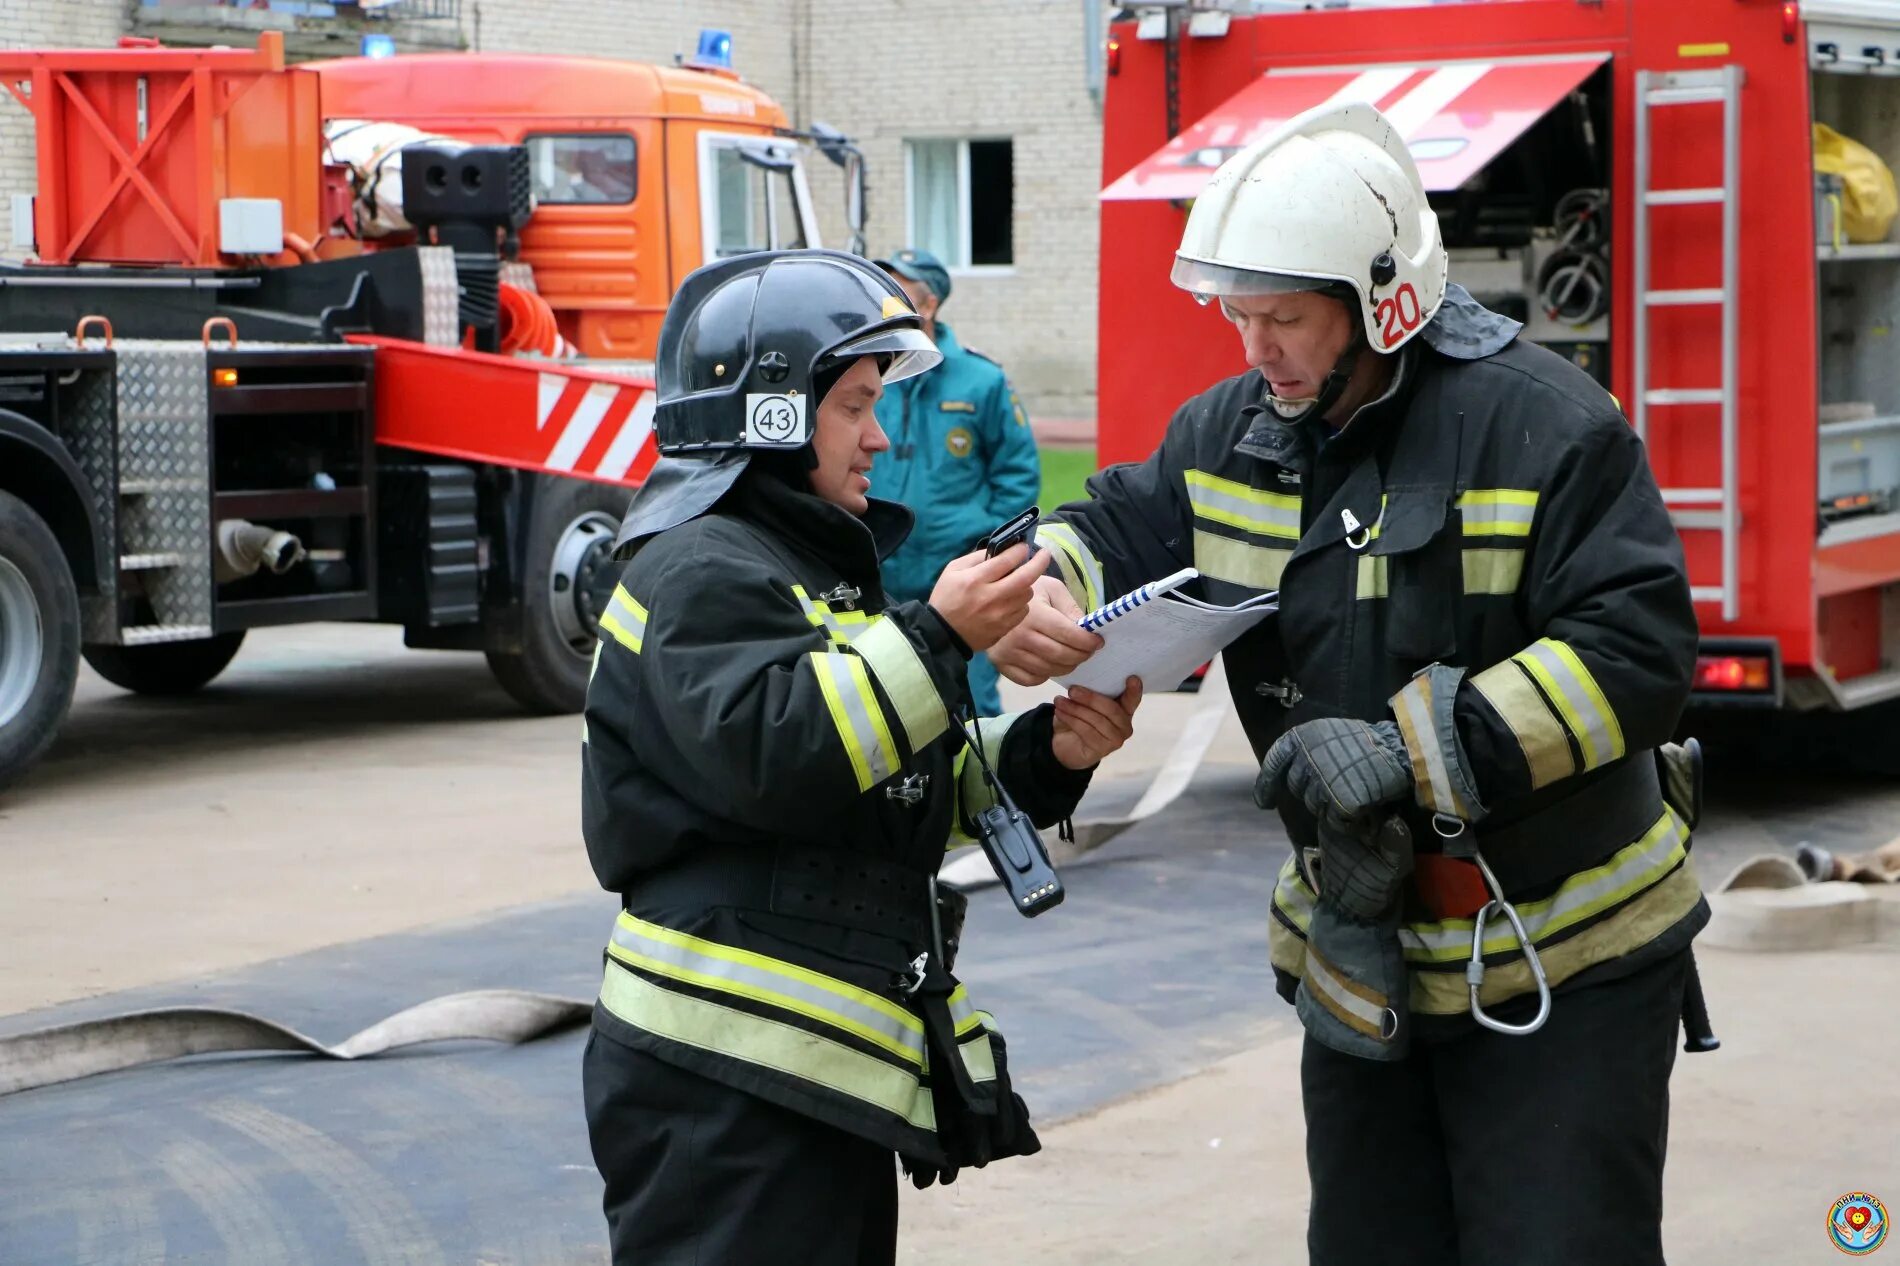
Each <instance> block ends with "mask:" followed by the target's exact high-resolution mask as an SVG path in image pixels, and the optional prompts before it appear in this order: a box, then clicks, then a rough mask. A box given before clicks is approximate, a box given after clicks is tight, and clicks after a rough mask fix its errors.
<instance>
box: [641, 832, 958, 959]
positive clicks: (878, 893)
mask: <svg viewBox="0 0 1900 1266" xmlns="http://www.w3.org/2000/svg"><path fill="white" fill-rule="evenodd" d="M930 880H931V876H929V875H928V874H926V873H925V872H923V871H921V870H914V869H912V868H911V867H908V866H897V865H893V864H892V863H890V862H886V861H880V860H878V859H876V858H872V857H866V856H864V855H862V854H858V853H851V852H847V851H846V850H844V849H837V848H815V847H812V846H810V845H799V844H780V845H776V846H775V845H771V844H754V845H744V844H723V845H713V846H710V847H703V848H699V849H696V850H695V851H694V852H693V853H691V854H689V855H688V856H685V857H682V858H680V859H679V860H678V861H675V862H672V863H670V864H668V865H667V866H666V868H665V869H663V870H659V871H655V872H654V873H653V874H651V875H643V876H641V878H640V880H639V882H638V883H637V884H635V885H634V886H633V887H632V888H630V889H628V890H627V891H626V892H625V893H622V894H621V900H622V902H623V904H625V905H626V906H627V907H628V908H629V909H631V908H633V906H634V904H635V903H636V902H639V903H641V904H645V905H653V906H659V905H677V906H726V907H730V908H732V909H736V910H754V911H759V912H762V913H768V914H777V915H783V916H786V917H788V918H796V919H810V920H812V921H813V922H816V923H825V924H830V925H832V926H835V927H846V928H852V929H855V930H857V931H860V932H870V933H873V934H875V935H878V936H886V937H889V938H891V939H892V940H894V941H900V942H902V943H903V944H904V946H905V947H906V948H907V949H908V950H910V951H913V952H915V951H917V950H926V949H928V950H933V951H935V953H934V954H933V957H936V958H937V961H939V962H941V963H942V964H943V966H944V968H945V970H949V968H950V967H951V965H952V964H953V963H954V962H955V960H956V953H957V941H958V938H959V937H960V936H961V935H962V932H963V912H964V910H965V909H966V908H967V906H968V905H969V901H968V899H967V898H965V897H964V896H963V894H961V893H959V892H957V891H955V890H954V889H951V888H938V889H937V910H936V919H935V921H934V922H933V920H932V917H931V908H930V906H931V902H930V891H931V884H930ZM939 928H940V929H941V935H942V942H943V943H942V944H941V945H938V944H937V938H938V929H939Z"/></svg>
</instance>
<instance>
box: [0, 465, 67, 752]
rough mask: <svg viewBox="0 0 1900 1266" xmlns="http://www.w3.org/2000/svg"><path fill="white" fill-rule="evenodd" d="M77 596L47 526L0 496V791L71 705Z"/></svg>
mask: <svg viewBox="0 0 1900 1266" xmlns="http://www.w3.org/2000/svg"><path fill="white" fill-rule="evenodd" d="M78 675H79V593H78V591H77V590H76V589H75V588H74V586H73V576H72V572H71V571H70V570H69V569H68V568H67V566H66V556H65V555H64V554H63V553H62V552H61V551H60V547H59V541H58V539H57V538H56V537H54V535H53V532H52V529H51V528H48V527H47V526H46V521H45V520H44V519H42V518H40V516H39V515H37V514H35V513H34V512H33V510H32V508H31V507H29V506H28V505H27V504H26V503H25V502H24V501H21V500H20V499H19V498H18V497H15V496H12V495H10V494H8V493H5V492H0V787H4V786H6V785H7V784H8V783H10V782H12V781H13V780H14V779H16V778H18V777H19V776H20V775H21V774H22V773H24V772H26V769H27V767H28V766H30V765H31V764H32V763H33V762H34V761H36V760H38V759H39V758H40V756H41V755H42V754H44V753H45V751H46V749H47V748H48V747H49V746H50V745H51V744H52V742H53V735H54V734H56V733H57V732H58V731H59V725H60V722H61V721H64V720H65V719H66V709H67V708H69V707H70V706H71V705H72V701H73V682H74V681H75V680H76V679H77V677H78Z"/></svg>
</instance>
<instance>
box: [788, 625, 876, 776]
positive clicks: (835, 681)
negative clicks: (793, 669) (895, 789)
mask: <svg viewBox="0 0 1900 1266" xmlns="http://www.w3.org/2000/svg"><path fill="white" fill-rule="evenodd" d="M805 658H806V659H807V660H809V661H810V662H811V669H812V673H813V675H814V676H816V677H817V678H818V689H819V690H820V691H822V692H823V694H824V696H825V705H826V706H827V707H828V708H830V709H831V722H832V725H833V726H834V727H836V729H837V731H838V738H839V739H840V740H841V741H842V742H843V743H844V750H845V755H846V756H847V757H849V758H850V760H851V770H852V772H853V773H855V774H856V775H857V779H858V790H859V791H869V790H870V789H871V788H872V787H875V786H876V785H877V784H878V783H881V782H883V781H884V780H885V779H886V778H889V777H890V776H891V775H892V774H894V773H896V772H897V765H898V761H897V746H896V744H895V743H893V742H892V741H891V732H890V729H889V728H888V727H887V726H886V725H885V724H884V713H883V710H882V709H880V708H879V707H878V706H877V697H876V696H875V695H873V694H872V693H871V679H870V677H868V676H867V675H866V674H865V671H864V661H863V660H861V659H859V658H858V657H857V656H856V655H851V654H848V653H846V652H844V651H837V650H833V651H811V652H809V653H808V654H807V655H806V656H805Z"/></svg>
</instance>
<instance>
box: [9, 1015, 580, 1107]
mask: <svg viewBox="0 0 1900 1266" xmlns="http://www.w3.org/2000/svg"><path fill="white" fill-rule="evenodd" d="M593 1009H594V1008H593V1003H591V1002H583V1001H581V1000H580V999H577V998H561V997H556V996H555V995H553V994H545V993H529V992H526V991H523V990H518V989H477V990H473V991H470V992H468V993H452V994H445V995H443V996H442V997H440V998H431V999H429V1000H428V1001H427V1002H423V1003H418V1004H417V1005H416V1006H413V1007H410V1008H409V1009H408V1010H406V1011H398V1012H397V1013H396V1014H395V1015H392V1016H390V1017H388V1018H387V1019H384V1020H380V1021H378V1022H377V1023H375V1024H372V1025H370V1026H369V1027H368V1028H366V1029H364V1030H363V1031H362V1032H360V1033H355V1034H352V1035H351V1036H349V1037H347V1038H345V1039H344V1040H343V1041H341V1042H339V1043H337V1044H336V1045H335V1046H325V1045H324V1044H323V1043H321V1042H319V1041H317V1040H316V1039H315V1038H311V1037H306V1036H305V1035H304V1034H302V1033H299V1032H297V1030H295V1029H292V1028H288V1027H286V1026H284V1025H281V1024H278V1023H276V1022H275V1021H272V1020H266V1019H264V1018H262V1017H261V1016H255V1015H251V1014H249V1013H247V1012H243V1011H225V1010H220V1009H217V1008H212V1007H164V1008H160V1009H158V1010H154V1011H134V1012H131V1013H129V1014H126V1015H115V1016H107V1017H106V1018H104V1019H100V1020H82V1021H80V1022H79V1023H77V1024H62V1025H58V1026H56V1027H53V1028H50V1029H39V1030H36V1031H35V1032H31V1033H21V1034H18V1035H16V1036H13V1037H4V1038H0V1096H4V1095H10V1094H15V1093H18V1092H19V1091H22V1090H35V1089H38V1088H39V1087H41V1086H54V1085H58V1084H59V1083H61V1082H66V1081H77V1080H78V1079H79V1078H81V1077H93V1076H97V1075H98V1074H100V1073H114V1072H120V1071H123V1070H124V1069H128V1068H138V1067H140V1066H142V1065H145V1064H156V1063H160V1062H162V1061H164V1060H168V1059H179V1058H182V1057H184V1056H186V1055H207V1054H212V1053H216V1052H237V1051H284V1052H287V1053H290V1054H303V1055H315V1056H318V1057H319V1058H322V1059H342V1060H354V1059H367V1058H369V1057H371V1056H374V1055H381V1054H383V1053H385V1052H387V1051H394V1050H400V1049H402V1048H403V1047H408V1046H419V1045H421V1044H423V1043H425V1042H449V1041H458V1040H469V1039H481V1040H486V1041H491V1042H507V1043H510V1044H514V1045H519V1044H520V1043H523V1042H530V1041H533V1040H534V1039H536V1038H540V1037H547V1036H549V1035H551V1034H554V1033H560V1032H563V1031H565V1030H567V1029H571V1028H576V1027H578V1026H580V1025H582V1024H585V1023H587V1020H588V1018H589V1017H590V1016H591V1015H592V1014H593Z"/></svg>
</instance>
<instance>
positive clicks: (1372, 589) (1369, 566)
mask: <svg viewBox="0 0 1900 1266" xmlns="http://www.w3.org/2000/svg"><path fill="white" fill-rule="evenodd" d="M1391 584H1392V571H1391V568H1390V566H1388V564H1387V559H1386V555H1384V554H1380V555H1378V556H1377V557H1374V556H1373V555H1371V554H1361V555H1360V556H1359V584H1358V587H1357V589H1356V590H1355V591H1354V593H1353V597H1355V598H1383V597H1385V596H1386V595H1387V594H1388V593H1389V592H1390V590H1391Z"/></svg>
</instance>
